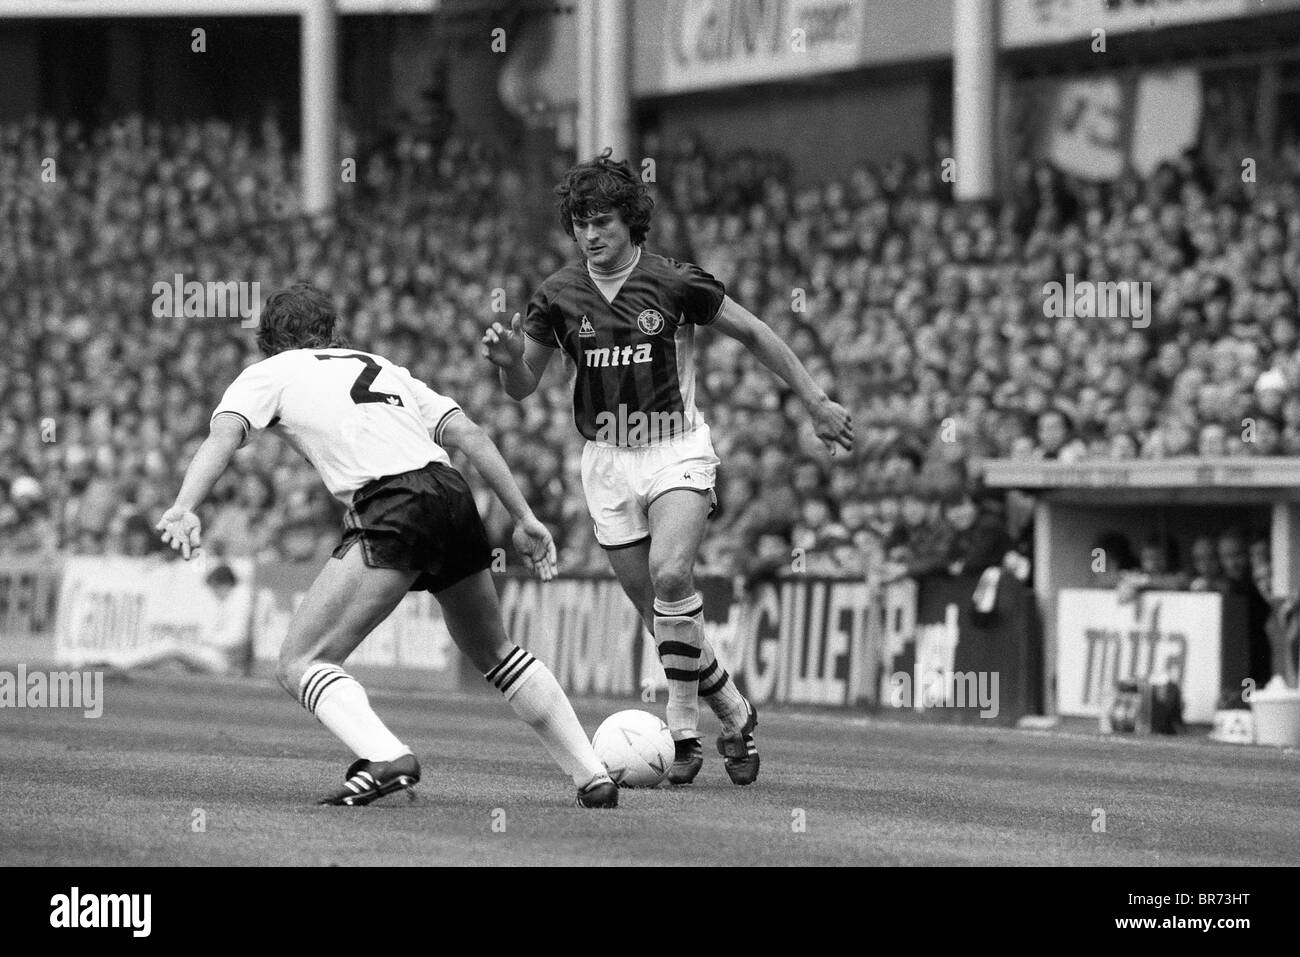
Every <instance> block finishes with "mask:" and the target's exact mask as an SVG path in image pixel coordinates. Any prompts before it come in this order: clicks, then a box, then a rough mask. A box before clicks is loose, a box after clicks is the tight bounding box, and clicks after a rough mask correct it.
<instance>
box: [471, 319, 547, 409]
mask: <svg viewBox="0 0 1300 957" xmlns="http://www.w3.org/2000/svg"><path fill="white" fill-rule="evenodd" d="M482 346H483V348H482V353H483V358H485V359H487V360H488V361H489V362H491V363H492V364H493V365H494V366H496V367H497V374H498V375H499V376H500V378H501V386H502V388H504V389H505V390H506V395H508V396H510V398H512V399H516V400H517V399H526V398H528V396H530V395H532V394H533V393H534V392H535V391H536V390H537V383H539V382H541V381H542V373H544V372H545V371H546V366H547V364H548V363H550V361H551V353H552V352H554V351H555V350H554V349H551V348H548V347H547V346H544V345H542V344H541V343H540V342H534V341H533V340H532V339H529V338H528V336H526V335H524V323H523V318H522V317H521V316H520V315H519V313H517V312H516V313H515V315H514V318H513V319H511V320H510V328H509V329H507V328H506V327H505V326H503V325H501V323H499V322H494V323H492V325H491V327H490V328H489V329H488V330H487V332H485V333H483V342H482Z"/></svg>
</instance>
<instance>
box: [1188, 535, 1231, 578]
mask: <svg viewBox="0 0 1300 957" xmlns="http://www.w3.org/2000/svg"><path fill="white" fill-rule="evenodd" d="M1191 556H1192V578H1191V581H1190V582H1188V584H1187V588H1188V590H1189V591H1227V590H1228V582H1227V580H1226V579H1225V578H1224V577H1223V567H1222V566H1221V565H1220V564H1219V550H1218V542H1217V540H1216V539H1215V537H1214V536H1213V535H1198V536H1197V537H1196V538H1194V539H1192V547H1191Z"/></svg>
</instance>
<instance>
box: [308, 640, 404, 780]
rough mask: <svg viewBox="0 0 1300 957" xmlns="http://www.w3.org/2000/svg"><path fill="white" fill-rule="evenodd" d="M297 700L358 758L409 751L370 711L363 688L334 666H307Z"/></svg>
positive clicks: (374, 758) (385, 756) (393, 757)
mask: <svg viewBox="0 0 1300 957" xmlns="http://www.w3.org/2000/svg"><path fill="white" fill-rule="evenodd" d="M298 700H299V701H300V702H301V703H302V706H303V707H304V708H306V709H307V710H308V711H310V712H311V713H312V714H314V715H315V716H316V718H317V720H319V721H320V723H321V724H323V725H325V727H327V728H329V729H330V731H332V732H333V733H334V736H335V737H337V738H338V739H339V740H340V741H342V742H343V743H344V744H346V745H347V746H348V747H349V748H351V749H352V753H353V754H355V755H356V756H357V757H359V758H364V759H365V760H367V761H393V760H396V759H397V758H400V757H401V756H402V755H404V754H410V753H411V749H410V748H408V747H407V746H406V745H404V744H402V742H401V741H398V740H397V738H396V737H394V736H393V732H391V731H389V730H388V728H387V727H385V726H384V722H382V721H380V720H379V716H378V715H377V714H375V713H374V712H373V711H372V710H370V699H369V698H368V697H367V696H366V689H365V688H363V687H361V683H360V682H358V681H357V679H356V678H353V677H352V676H351V675H350V674H348V673H347V672H346V671H344V670H343V669H342V668H340V667H339V666H338V665H332V664H328V663H326V662H323V661H322V662H317V663H316V664H314V665H312V666H311V667H310V668H308V669H307V673H306V674H304V675H303V676H302V681H301V682H299V684H298Z"/></svg>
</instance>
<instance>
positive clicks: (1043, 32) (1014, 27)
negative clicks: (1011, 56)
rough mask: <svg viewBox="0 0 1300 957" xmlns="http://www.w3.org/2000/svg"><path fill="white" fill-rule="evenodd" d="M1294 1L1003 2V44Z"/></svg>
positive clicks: (1205, 18)
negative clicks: (1265, 2)
mask: <svg viewBox="0 0 1300 957" xmlns="http://www.w3.org/2000/svg"><path fill="white" fill-rule="evenodd" d="M1283 6H1294V3H1292V0H1269V3H1267V4H1264V3H1260V2H1259V0H1002V10H1001V13H1002V46H1003V48H1004V49H1014V48H1016V47H1030V46H1037V45H1039V44H1045V43H1061V42H1064V41H1066V40H1081V39H1089V40H1090V39H1091V38H1092V31H1093V30H1105V31H1106V32H1107V33H1132V32H1134V31H1136V30H1153V29H1162V28H1165V27H1179V26H1187V25H1189V24H1195V23H1206V22H1209V21H1213V20H1231V19H1234V18H1236V17H1242V16H1249V15H1252V14H1262V13H1270V12H1277V10H1278V8H1280V7H1283Z"/></svg>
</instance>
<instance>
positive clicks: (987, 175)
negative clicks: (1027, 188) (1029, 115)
mask: <svg viewBox="0 0 1300 957" xmlns="http://www.w3.org/2000/svg"><path fill="white" fill-rule="evenodd" d="M997 6H998V4H997V0H953V11H952V30H953V68H952V83H953V89H952V98H953V110H952V115H953V149H954V152H955V153H956V154H957V155H956V156H955V157H954V159H955V160H956V161H957V170H956V181H955V182H954V183H953V191H954V195H955V196H956V197H957V199H959V200H979V199H990V198H992V197H993V194H994V192H995V191H996V188H997V187H996V183H997V175H996V174H997V169H996V167H997V150H996V149H995V146H994V135H995V124H996V120H997V79H998V31H997Z"/></svg>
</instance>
